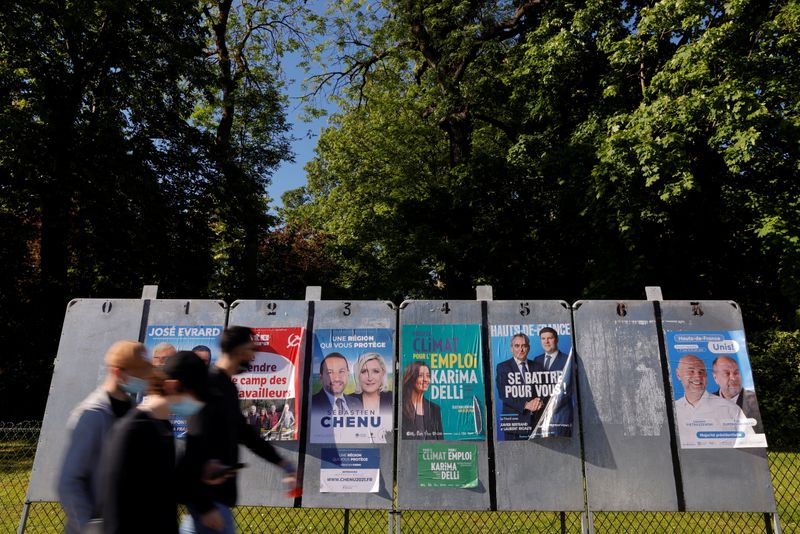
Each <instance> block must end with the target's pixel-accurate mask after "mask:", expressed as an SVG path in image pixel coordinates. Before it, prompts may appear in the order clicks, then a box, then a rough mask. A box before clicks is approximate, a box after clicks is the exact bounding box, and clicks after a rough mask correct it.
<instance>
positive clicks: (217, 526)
mask: <svg viewBox="0 0 800 534" xmlns="http://www.w3.org/2000/svg"><path fill="white" fill-rule="evenodd" d="M200 522H201V523H202V524H203V526H204V527H206V528H210V529H211V530H220V531H221V530H222V529H223V527H225V521H224V520H223V519H222V514H221V513H219V510H217V509H216V508H212V509H211V510H209V511H208V512H206V513H204V514H203V515H201V516H200Z"/></svg>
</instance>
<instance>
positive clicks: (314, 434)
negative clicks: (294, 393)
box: [311, 352, 363, 443]
mask: <svg viewBox="0 0 800 534" xmlns="http://www.w3.org/2000/svg"><path fill="white" fill-rule="evenodd" d="M319 377H320V381H321V382H322V389H321V390H319V391H318V392H316V393H315V394H314V395H312V396H311V442H312V443H359V442H361V441H362V439H361V437H360V431H359V429H358V428H352V427H345V426H342V425H341V424H339V422H342V421H345V422H346V421H348V419H342V418H343V417H345V416H348V415H354V414H353V412H358V413H360V412H361V411H362V410H363V405H362V404H361V399H359V398H358V397H357V396H356V395H348V394H345V392H344V390H345V388H346V387H347V382H348V381H349V380H350V366H349V364H348V362H347V358H345V357H344V355H342V354H340V353H338V352H331V353H330V354H328V355H327V356H325V357H324V358H323V359H322V362H321V363H320V365H319ZM361 431H362V432H363V430H361Z"/></svg>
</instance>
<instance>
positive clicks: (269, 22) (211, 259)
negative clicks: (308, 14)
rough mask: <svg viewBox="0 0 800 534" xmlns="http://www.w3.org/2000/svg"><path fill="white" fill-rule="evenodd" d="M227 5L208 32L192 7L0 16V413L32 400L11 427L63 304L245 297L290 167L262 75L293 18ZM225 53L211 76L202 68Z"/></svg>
mask: <svg viewBox="0 0 800 534" xmlns="http://www.w3.org/2000/svg"><path fill="white" fill-rule="evenodd" d="M226 4H227V7H228V8H231V5H233V7H232V9H233V13H234V16H233V17H231V19H230V21H229V22H230V27H228V26H224V28H223V26H221V25H216V26H214V25H213V24H209V22H210V21H211V19H212V18H213V13H212V11H213V9H214V8H212V6H211V3H209V4H208V5H206V4H204V3H198V2H196V1H195V0H176V1H170V2H166V1H156V2H138V1H128V0H120V1H115V2H105V1H87V2H68V3H64V2H56V1H53V0H35V1H32V2H17V1H13V2H11V3H10V4H9V5H7V6H4V9H3V10H2V12H0V36H1V37H0V230H2V233H3V243H2V246H1V247H0V260H3V261H4V274H6V276H5V277H4V278H3V281H2V282H0V290H1V291H0V305H2V309H0V321H2V323H3V324H5V325H7V326H8V328H6V329H4V330H3V331H2V333H0V343H2V344H3V347H4V352H3V355H2V360H1V361H0V403H2V404H3V405H4V406H11V405H12V403H11V402H8V399H14V398H26V399H30V402H26V403H23V404H19V403H17V404H15V405H14V407H15V408H14V409H15V410H18V411H19V412H20V413H19V414H18V415H25V413H26V412H25V410H30V411H29V412H27V415H28V416H33V417H38V414H39V413H40V410H41V407H42V406H43V401H44V396H45V395H46V388H44V389H43V388H42V387H41V385H42V383H43V382H41V380H39V379H38V378H39V377H42V376H47V375H48V374H49V372H50V370H51V366H52V361H53V356H54V354H55V347H56V343H57V340H58V332H59V330H60V324H61V320H62V317H63V310H64V307H65V305H66V303H67V301H68V300H69V299H70V298H73V297H76V296H80V297H90V296H96V295H102V296H129V297H130V296H137V295H138V294H139V292H140V291H141V287H142V285H143V284H151V283H157V284H159V286H160V294H161V296H164V297H170V296H177V295H183V296H185V295H191V296H193V297H204V296H215V297H217V296H227V295H230V294H232V293H237V292H238V295H237V296H239V297H245V296H247V295H248V293H247V292H246V291H243V290H242V289H243V288H246V289H247V290H249V291H250V293H249V295H250V296H253V294H254V293H253V292H254V291H255V287H256V284H255V283H254V280H255V279H256V277H257V275H258V272H259V271H258V250H259V244H260V241H261V239H262V236H263V235H264V234H265V233H266V231H267V229H268V228H269V226H270V224H272V223H273V222H274V220H273V219H272V218H270V217H269V216H268V215H267V211H268V201H269V199H268V197H267V195H266V193H265V188H266V186H267V185H268V183H269V177H270V174H271V172H272V170H273V169H274V168H275V167H276V166H277V165H278V164H279V162H280V161H282V160H285V159H287V158H289V157H290V154H289V149H288V143H289V139H288V137H287V134H286V132H287V128H288V126H287V124H286V121H285V117H284V111H283V105H284V101H283V97H282V96H281V94H280V92H279V87H280V84H279V82H278V79H279V75H280V72H279V68H278V66H277V63H276V62H277V61H278V58H279V57H280V54H282V53H284V52H285V51H286V50H289V49H292V48H294V47H297V46H299V45H300V44H301V42H300V39H299V38H301V37H302V36H303V35H304V34H302V33H299V34H297V33H295V34H294V35H293V37H292V38H289V39H284V37H285V36H286V34H287V33H292V31H293V24H295V23H297V22H298V20H297V19H295V18H293V17H302V16H303V13H304V9H303V7H302V4H300V3H296V2H289V1H286V2H274V3H270V4H267V3H266V2H255V3H254V2H249V1H243V2H237V3H236V4H232V2H230V1H227V2H226V1H225V0H223V1H222V2H217V3H214V6H216V7H217V8H218V9H222V8H224V7H225V6H226ZM217 14H218V11H217ZM248 22H253V23H254V24H255V26H254V27H253V28H250V27H248ZM256 27H257V28H258V30H256V29H255V28H256ZM228 28H230V33H226V32H227V30H228ZM218 29H224V30H225V32H223V33H222V34H220V33H219V32H215V31H212V30H218ZM228 37H230V39H232V40H233V41H232V48H231V50H232V51H233V61H234V63H236V62H237V61H238V63H236V65H235V68H228V69H225V68H224V64H225V60H228V67H230V59H231V58H230V57H227V58H226V57H222V56H224V54H222V55H219V54H218V55H217V56H209V55H208V53H207V52H208V50H211V49H213V48H214V46H215V45H219V44H224V43H225V42H226V41H225V39H227V38H228ZM215 39H216V40H215ZM9 416H10V417H15V416H14V415H13V414H9Z"/></svg>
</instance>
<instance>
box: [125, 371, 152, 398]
mask: <svg viewBox="0 0 800 534" xmlns="http://www.w3.org/2000/svg"><path fill="white" fill-rule="evenodd" d="M119 389H121V390H122V391H124V392H125V393H130V394H131V395H138V394H139V393H144V392H145V391H147V380H145V379H144V378H136V377H135V376H130V375H129V376H128V381H127V382H125V383H124V384H120V385H119Z"/></svg>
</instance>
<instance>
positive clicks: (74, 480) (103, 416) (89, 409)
mask: <svg viewBox="0 0 800 534" xmlns="http://www.w3.org/2000/svg"><path fill="white" fill-rule="evenodd" d="M146 354H147V351H146V349H145V346H144V345H143V344H141V343H137V342H135V341H117V342H116V343H114V344H113V345H111V347H110V348H109V349H108V351H107V352H106V356H105V364H106V367H107V368H108V371H107V373H106V378H105V380H104V381H103V383H102V384H101V385H100V387H98V388H97V389H96V390H95V391H93V392H92V393H91V394H90V395H89V396H88V397H86V399H85V400H84V401H83V402H81V404H79V405H78V407H77V408H75V410H73V412H72V414H71V415H70V417H69V420H68V421H67V429H68V431H69V434H70V437H69V441H68V444H67V449H66V453H65V455H64V461H63V464H62V467H61V474H60V476H59V479H58V495H59V500H60V501H61V506H62V508H64V512H65V513H66V516H67V526H66V532H67V533H68V534H73V533H74V534H78V533H80V532H83V530H84V528H85V527H86V525H87V524H88V523H89V521H90V520H91V519H92V518H96V517H99V515H100V509H99V500H100V499H99V497H100V469H99V459H100V455H101V453H102V451H103V448H104V447H105V445H106V441H107V437H108V434H109V431H110V429H111V426H112V425H113V424H114V422H115V421H116V420H117V419H119V418H120V417H122V416H123V415H125V413H127V411H128V410H129V409H130V407H131V399H130V397H129V395H137V394H140V393H144V391H145V390H146V388H147V379H148V378H149V376H150V374H151V372H152V365H151V364H150V362H149V361H148V360H147V358H146Z"/></svg>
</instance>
